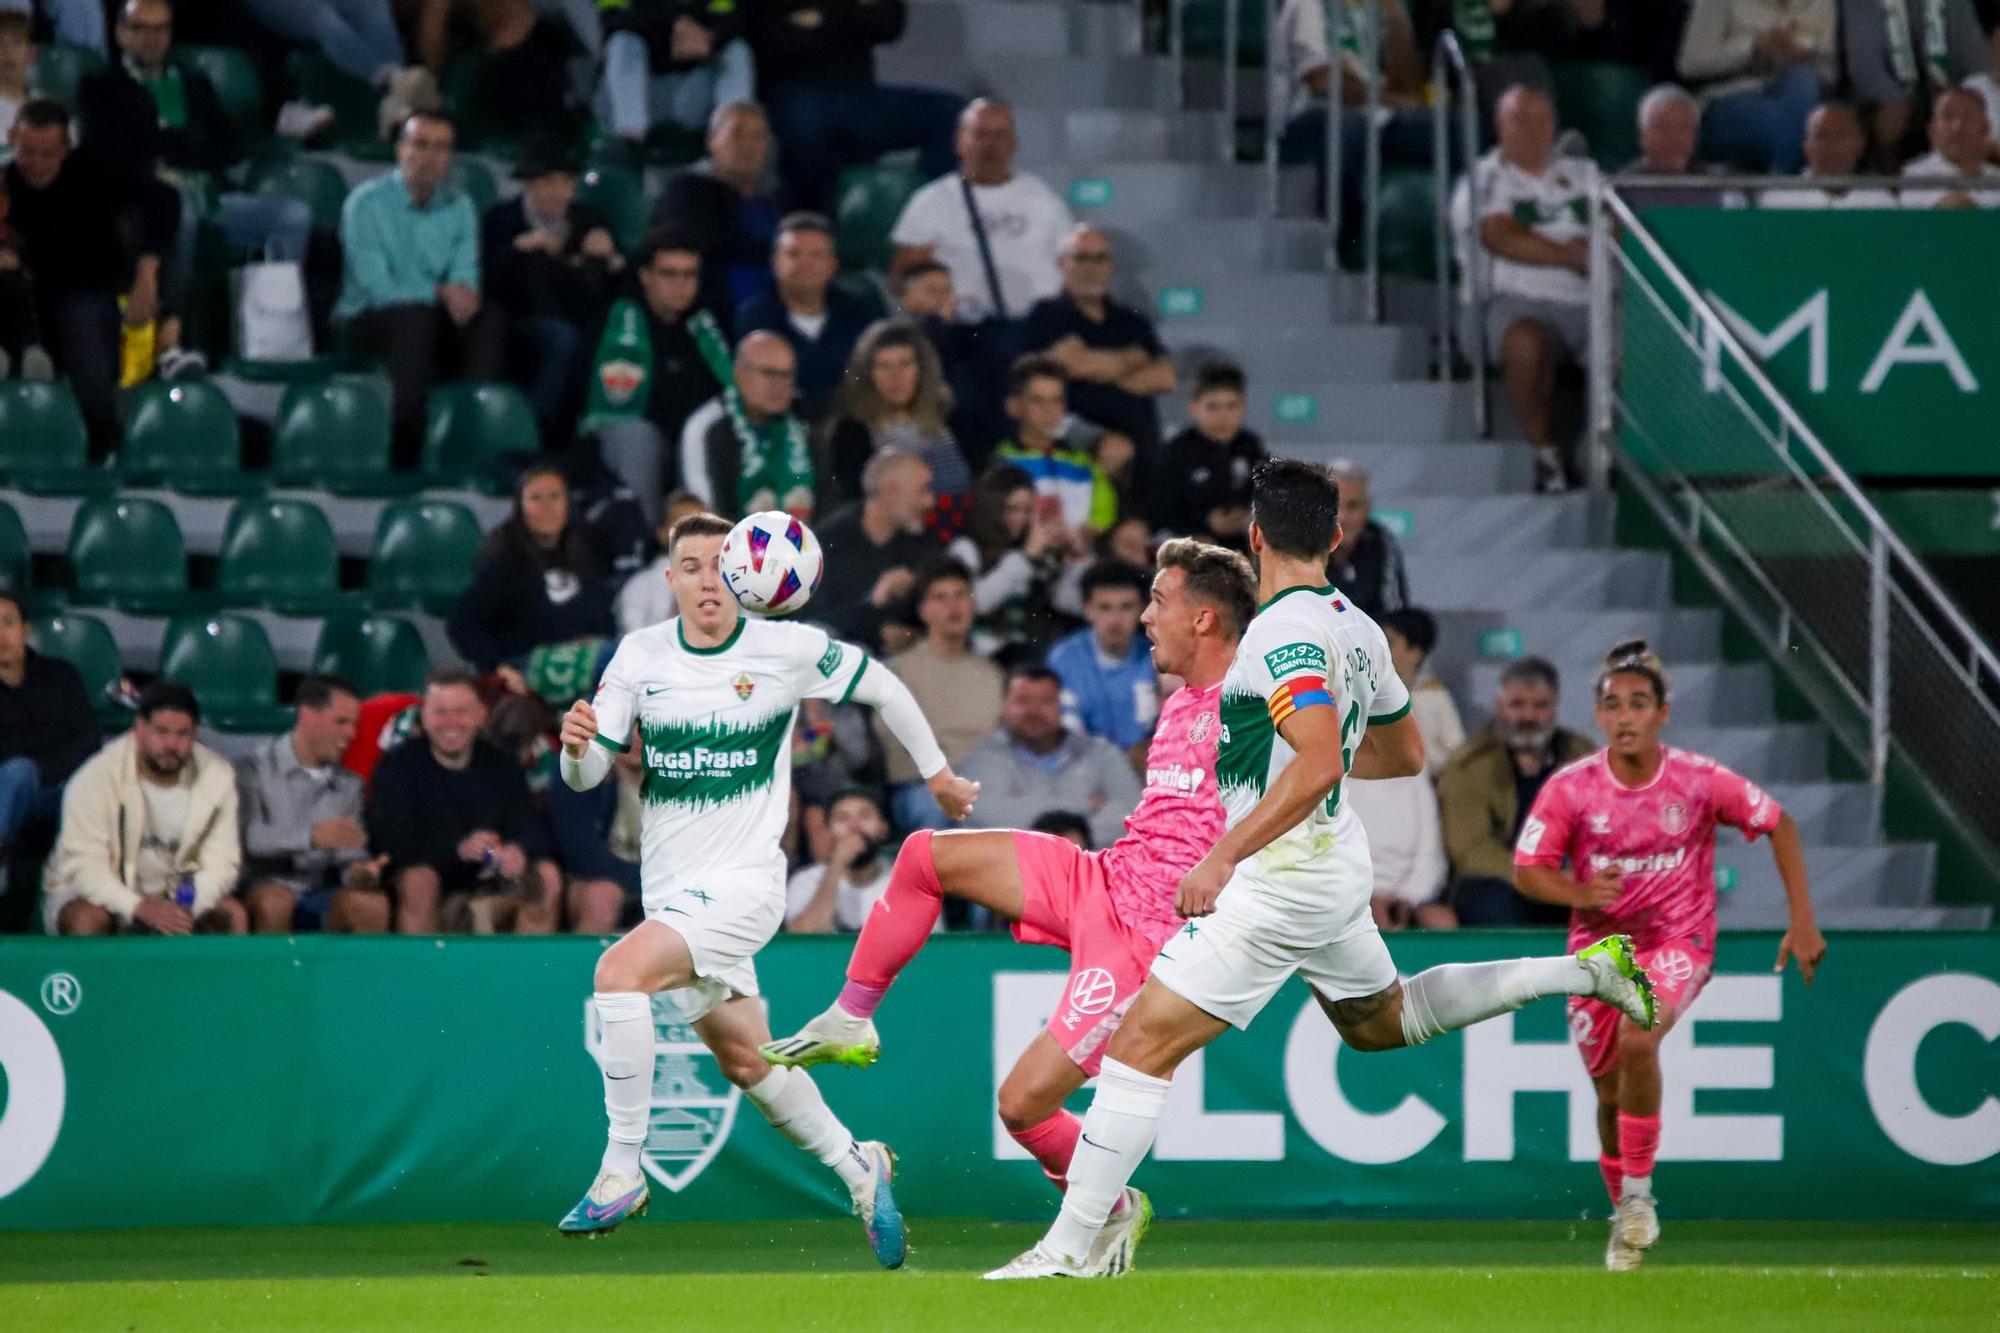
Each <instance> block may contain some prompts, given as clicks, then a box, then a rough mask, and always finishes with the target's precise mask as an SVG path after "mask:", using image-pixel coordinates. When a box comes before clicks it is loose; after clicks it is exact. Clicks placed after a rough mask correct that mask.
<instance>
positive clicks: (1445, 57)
mask: <svg viewBox="0 0 2000 1333" xmlns="http://www.w3.org/2000/svg"><path fill="white" fill-rule="evenodd" d="M1452 42H1453V38H1452V35H1451V34H1450V33H1448V32H1447V33H1445V34H1443V35H1442V36H1441V37H1439V38H1438V44H1437V49H1436V52H1435V53H1434V54H1433V55H1432V56H1431V93H1432V96H1433V97H1434V98H1435V99H1436V101H1435V103H1434V105H1433V106H1432V109H1431V195H1432V203H1433V206H1434V208H1435V209H1436V215H1435V217H1434V218H1433V226H1432V228H1431V248H1432V251H1433V256H1434V258H1435V261H1436V264H1437V294H1436V300H1437V358H1438V378H1439V379H1440V380H1446V381H1449V380H1450V379H1451V370H1452V366H1451V348H1452V342H1453V339H1452V328H1451V310H1452V296H1453V293H1452V280H1451V94H1452V85H1451V64H1450V54H1449V52H1447V50H1446V49H1445V48H1446V47H1447V45H1449V44H1452Z"/></svg>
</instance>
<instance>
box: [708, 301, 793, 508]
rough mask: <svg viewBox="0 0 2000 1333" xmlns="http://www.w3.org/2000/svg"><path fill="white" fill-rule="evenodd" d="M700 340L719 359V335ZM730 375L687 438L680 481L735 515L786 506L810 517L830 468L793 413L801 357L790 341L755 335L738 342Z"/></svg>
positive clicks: (775, 335) (770, 334)
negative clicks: (822, 460)
mask: <svg viewBox="0 0 2000 1333" xmlns="http://www.w3.org/2000/svg"><path fill="white" fill-rule="evenodd" d="M697 341H703V342H704V344H705V355H712V356H719V354H720V339H719V338H717V339H704V338H703V337H702V336H701V335H697ZM728 374H729V377H728V379H726V380H725V381H724V384H723V389H722V394H721V396H720V397H718V398H717V399H716V400H715V401H714V402H711V403H710V404H709V405H708V406H706V407H704V408H703V409H702V410H701V411H699V412H697V413H695V414H694V416H692V417H690V418H689V419H688V424H687V428H686V430H685V431H684V432H683V433H682V436H681V484H682V485H683V486H685V487H686V488H687V489H688V490H690V491H693V492H694V493H695V494H696V495H698V496H700V497H701V498H702V499H704V500H706V501H707V502H708V503H709V504H710V505H711V506H712V507H713V508H714V509H715V511H716V512H717V513H720V514H726V515H729V516H731V517H737V516H740V515H743V514H748V513H753V512H755V511H757V510H760V509H782V510H784V511H785V512H786V513H789V514H791V515H793V516H794V517H796V518H802V519H809V518H811V517H812V515H813V511H814V508H815V503H816V496H817V492H818V487H819V479H820V478H821V477H822V476H823V475H825V471H826V469H825V467H824V465H823V464H822V463H821V462H820V460H819V459H818V458H817V457H816V455H815V451H814V449H813V447H812V443H811V441H810V439H809V438H808V436H807V434H806V428H805V423H804V422H802V421H800V420H799V418H798V417H797V416H796V415H795V414H794V413H793V411H792V400H793V398H794V396H795V394H796V391H797V381H798V358H797V356H796V355H795V354H794V353H793V351H792V347H791V344H790V343H788V342H786V341H785V340H784V339H783V338H781V337H779V336H778V335H777V334H775V333H763V332H760V333H752V334H750V335H749V336H747V337H745V338H744V339H743V341H742V342H740V343H738V344H737V346H736V357H735V360H734V362H733V363H732V364H731V365H730V367H729V372H728Z"/></svg>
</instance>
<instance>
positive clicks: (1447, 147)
mask: <svg viewBox="0 0 2000 1333" xmlns="http://www.w3.org/2000/svg"><path fill="white" fill-rule="evenodd" d="M1431 89H1432V91H1433V93H1434V95H1435V97H1436V114H1435V115H1433V116H1432V118H1431V180H1432V183H1433V185H1434V186H1435V189H1436V194H1437V201H1436V204H1437V225H1436V236H1435V239H1434V243H1435V244H1436V246H1437V354H1438V378H1439V379H1442V380H1449V379H1450V378H1451V349H1452V347H1453V345H1454V343H1455V342H1456V339H1455V338H1454V337H1453V330H1452V309H1453V299H1452V298H1453V295H1454V292H1453V290H1452V289H1453V283H1452V280H1451V193H1452V189H1451V108H1452V98H1453V97H1454V95H1455V96H1456V97H1457V99H1458V110H1459V120H1460V126H1459V133H1460V135H1461V136H1462V138H1463V139H1464V142H1465V190H1466V204H1467V208H1466V218H1467V219H1468V221H1469V222H1470V224H1471V226H1472V227H1473V235H1472V237H1471V238H1470V240H1469V242H1468V244H1467V245H1466V265H1465V284H1466V301H1465V304H1466V307H1467V309H1468V311H1469V312H1470V314H1471V318H1470V320H1468V321H1467V322H1468V323H1469V324H1470V326H1471V327H1470V328H1469V329H1468V330H1467V331H1466V333H1467V337H1468V339H1469V340H1470V342H1471V346H1470V347H1468V348H1467V349H1466V355H1467V357H1468V359H1469V360H1470V361H1471V362H1472V383H1473V399H1472V412H1473V422H1474V424H1475V425H1476V426H1477V427H1478V430H1479V436H1480V438H1481V439H1484V438H1485V437H1486V436H1487V435H1488V434H1489V433H1490V432H1491V428H1492V421H1491V419H1490V414H1489V411H1488V407H1487V401H1486V396H1487V395H1486V266H1485V265H1484V264H1482V263H1481V262H1480V260H1479V236H1478V226H1479V211H1480V210H1479V96H1478V93H1477V91H1476V90H1475V86H1474V84H1473V81H1472V66H1471V64H1470V62H1468V61H1467V60H1466V57H1465V50H1464V48H1463V47H1461V46H1460V45H1459V42H1458V34H1457V33H1454V32H1450V31H1446V32H1445V33H1443V34H1441V35H1440V36H1439V37H1438V41H1437V49H1436V51H1435V52H1434V53H1433V54H1432V56H1431Z"/></svg>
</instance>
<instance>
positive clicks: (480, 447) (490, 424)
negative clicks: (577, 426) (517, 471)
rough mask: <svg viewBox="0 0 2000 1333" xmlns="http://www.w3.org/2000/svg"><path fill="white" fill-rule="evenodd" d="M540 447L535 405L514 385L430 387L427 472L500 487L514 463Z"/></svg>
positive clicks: (449, 385)
mask: <svg viewBox="0 0 2000 1333" xmlns="http://www.w3.org/2000/svg"><path fill="white" fill-rule="evenodd" d="M541 447H542V438H541V432H540V430H539V429H538V428H537V427H536V425H535V412H534V409H533V408H531V407H529V406H528V400H527V399H526V398H524V397H522V395H521V391H520V390H519V389H517V388H515V387H514V386H513V385H511V384H501V383H497V382H489V383H472V382H468V383H463V384H446V385H443V386H441V387H439V388H437V389H433V390H432V391H431V397H430V404H429V410H428V420H427V422H426V425H425V427H424V466H423V470H424V472H425V473H427V474H429V475H430V476H432V477H435V478H439V479H442V480H446V481H451V482H461V483H465V484H470V485H478V486H483V487H485V488H487V489H489V490H504V489H506V487H507V485H508V483H509V482H510V481H511V480H512V474H513V466H512V465H513V464H514V463H516V462H518V461H519V459H520V458H521V457H523V456H528V455H532V454H535V453H538V452H540V450H541Z"/></svg>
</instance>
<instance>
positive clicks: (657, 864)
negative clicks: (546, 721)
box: [559, 514, 979, 1268]
mask: <svg viewBox="0 0 2000 1333" xmlns="http://www.w3.org/2000/svg"><path fill="white" fill-rule="evenodd" d="M729 528H730V525H729V522H728V520H726V519H722V518H718V517H716V516H715V515H713V514H696V515H691V516H689V517H687V518H684V519H682V520H681V521H680V522H679V523H678V524H676V525H675V526H674V529H673V532H672V533H671V534H670V538H669V541H668V545H667V553H668V556H669V569H668V573H667V581H668V584H669V585H670V586H671V587H672V589H673V594H674V601H675V604H676V605H677V607H678V608H679V611H680V614H679V615H678V616H676V617H675V618H673V619H671V620H668V621H665V622H664V623H662V624H659V625H655V626H652V627H651V628H649V629H643V630H639V631H637V632H635V633H632V634H628V635H626V636H625V639H624V641H623V642H622V643H620V644H619V646H618V651H617V653H616V654H615V655H614V656H613V657H612V659H611V662H610V665H609V666H607V667H606V668H605V671H604V679H603V682H602V683H601V684H600V685H599V686H598V689H597V694H596V697H595V699H594V700H593V701H591V702H579V703H577V704H576V705H575V706H574V707H573V708H571V709H570V711H569V713H568V714H567V715H566V716H565V717H564V718H563V725H562V779H563V781H564V782H567V783H568V784H569V785H570V786H571V787H573V788H575V789H577V790H579V791H581V790H584V789H586V788H589V787H592V786H595V785H596V784H597V783H598V782H600V781H602V780H603V778H604V776H605V775H606V774H607V773H608V772H610V770H611V756H612V754H613V753H614V752H617V753H623V752H624V751H625V750H626V747H627V742H628V739H629V738H630V737H631V736H632V734H633V729H634V727H635V726H636V727H637V729H638V743H639V744H640V745H641V746H642V747H643V750H644V760H645V777H644V781H643V785H642V786H641V788H640V799H641V802H642V803H643V807H644V814H643V825H642V829H641V833H640V849H639V861H640V883H641V889H642V895H641V897H642V901H643V903H644V907H645V912H646V919H645V920H644V921H642V922H640V923H639V925H638V926H636V927H634V928H633V929H632V931H631V932H630V933H629V934H627V935H626V936H625V937H624V938H623V939H621V940H619V941H618V942H617V943H616V944H614V945H612V946H611V947H610V948H609V949H607V950H606V951H605V953H604V956H603V957H602V958H600V959H598V962H597V972H596V977H595V991H596V993H595V995H594V996H593V997H592V1002H593V1004H594V1005H595V1008H596V1012H597V1017H598V1020H599V1022H600V1023H601V1024H602V1025H603V1042H602V1046H601V1056H600V1063H601V1064H602V1066H603V1075H604V1104H605V1110H606V1113H607V1115H608V1117H609V1119H610V1122H611V1127H610V1137H609V1142H608V1143H607V1145H606V1147H605V1150H604V1160H603V1163H602V1165H601V1166H600V1167H599V1169H598V1173H597V1178H596V1180H595V1181H593V1182H592V1184H591V1186H590V1189H589V1191H588V1192H586V1193H585V1195H584V1197H583V1199H582V1200H581V1201H580V1202H579V1203H578V1204H577V1205H576V1207H575V1208H573V1209H571V1210H570V1212H569V1215H568V1216H566V1217H565V1218H563V1220H562V1222H561V1223H560V1224H559V1225H560V1228H561V1230H562V1231H563V1232H565V1233H567V1234H570V1235H591V1236H595V1235H601V1234H603V1233H605V1232H607V1231H610V1230H612V1229H614V1228H615V1227H617V1225H618V1224H619V1223H620V1222H622V1221H624V1220H625V1219H626V1218H628V1217H635V1216H637V1215H639V1214H640V1213H643V1212H644V1211H645V1208H646V1202H647V1196H648V1190H647V1186H646V1180H645V1175H644V1173H643V1171H642V1170H641V1167H640V1162H639V1159H640V1150H641V1148H642V1147H643V1146H644V1144H645V1138H646V1123H647V1115H648V1112H649V1111H650V1110H651V1106H652V1094H653V1007H652V996H653V995H654V994H655V993H656V992H659V991H667V992H668V993H669V995H670V997H671V998H672V1000H673V1003H674V1005H675V1007H676V1008H678V1009H679V1010H680V1012H681V1015H682V1016H683V1018H684V1019H685V1020H686V1021H687V1022H688V1024H689V1025H690V1026H692V1027H693V1029H694V1030H695V1032H696V1033H697V1034H698V1035H699V1036H700V1037H701V1039H702V1041H703V1042H705V1043H706V1044H707V1046H708V1048H709V1050H711V1051H713V1052H714V1053H715V1059H716V1063H717V1064H718V1065H719V1066H720V1067H721V1070H722V1073H723V1075H724V1076H725V1077H726V1078H728V1079H729V1081H730V1082H732V1083H734V1084H735V1085H736V1086H738V1087H739V1088H741V1089H743V1093H744V1095H745V1096H747V1097H748V1098H749V1099H750V1102H751V1104H752V1105H754V1106H755V1107H756V1108H757V1109H758V1110H759V1111H761V1112H763V1114H764V1118H765V1119H767V1120H769V1121H770V1122H771V1124H772V1126H773V1127H774V1128H775V1129H777V1130H778V1132H779V1133H781V1134H783V1135H784V1136H785V1137H786V1138H788V1139H790V1140H791V1141H792V1142H794V1143H796V1144H798V1145H799V1146H800V1147H801V1148H804V1149H805V1150H806V1151H807V1152H810V1153H812V1154H813V1155H814V1156H816V1157H818V1158H819V1160H820V1161H822V1162H824V1163H825V1164H826V1165H828V1166H829V1167H831V1168H833V1170H834V1171H835V1172H837V1173H838V1174H839V1176H840V1178H841V1180H842V1182H843V1183H844V1184H845V1185H846V1186H847V1188H848V1192H849V1194H850V1196H851V1197H852V1199H853V1203H854V1211H855V1212H856V1214H858V1215H859V1216H860V1218H861V1220H862V1223H863V1225H864V1227H865V1228H866V1231H867V1234H868V1241H869V1247H870V1249H871V1250H872V1251H873V1252H874V1254H875V1257H876V1259H877V1260H878V1261H879V1262H880V1263H881V1264H882V1265H883V1266H884V1267H887V1268H895V1267H897V1266H898V1265H900V1264H901V1263H902V1262H903V1256H904V1253H905V1250H906V1247H907V1238H906V1235H905V1228H904V1225H903V1219H902V1215H901V1213H900V1212H899V1211H898V1209H897V1207H896V1202H895V1196H894V1194H893V1192H892V1190H891V1188H890V1181H891V1179H892V1176H893V1174H894V1162H895V1159H894V1156H893V1155H892V1154H891V1153H890V1152H889V1150H888V1148H887V1147H886V1146H884V1145H883V1144H880V1143H875V1142H860V1143H857V1142H856V1141H855V1138H854V1136H853V1135H852V1134H850V1133H849V1132H848V1131H847V1128H846V1127H845V1126H844V1125H842V1124H841V1123H840V1121H839V1120H838V1119H836V1118H835V1117H834V1114H833V1112H832V1111H830V1110H828V1109H827V1105H826V1102H825V1101H824V1100H822V1099H821V1097H820V1094H819V1089H818V1088H816V1087H814V1086H813V1081H812V1076H811V1075H810V1074H808V1073H807V1072H806V1071H805V1070H803V1069H777V1068H773V1067H772V1066H771V1065H770V1064H768V1063H766V1061H765V1059H764V1057H763V1055H762V1054H761V1053H760V1052H759V1051H758V1049H757V1048H758V1047H759V1046H760V1045H762V1044H763V1043H765V1042H767V1041H769V1040H770V1039H771V1030H770V1028H769V1026H768V1025H767V1023H766V1021H765V1016H764V1007H763V1004H762V1002H761V1001H760V1000H759V999H758V998H757V997H758V988H757V972H756V968H755V966H754V963H753V960H754V959H755V957H756V955H757V951H758V950H760V949H762V948H763V947H764V945H765V944H766V943H767V942H768V941H769V940H770V938H771V937H772V936H773V935H774V934H776V933H777V931H778V927H779V925H780V924H781V923H782V922H783V920H784V914H785V854H784V851H783V850H782V848H781V847H780V846H779V839H780V838H781V837H782V835H783V834H784V831H785V824H786V821H787V819H788V818H789V815H790V810H791V780H792V760H791V753H792V750H791V737H792V719H793V715H794V714H795V713H796V712H797V710H798V705H799V701H800V700H801V699H826V700H831V701H837V702H847V701H849V700H852V701H854V702H857V703H862V704H867V705H869V706H870V707H873V708H875V709H877V710H879V711H880V713H881V715H882V721H883V723H884V724H885V725H886V726H887V728H888V729H889V731H890V733H891V734H892V735H894V736H895V738H896V739H897V741H898V742H900V743H901V744H902V746H903V748H904V749H906V750H908V751H909V752H910V757H911V758H912V759H914V760H915V761H916V764H917V771H918V772H920V773H922V774H923V775H924V777H925V779H926V781H927V782H928V784H929V787H930V790H931V794H932V795H933V796H935V797H936V798H937V801H938V804H939V806H940V807H942V809H943V810H944V812H945V813H946V814H947V815H949V816H951V817H952V818H953V819H962V818H964V817H965V815H966V814H967V812H969V811H970V810H971V809H972V803H973V800H974V799H975V798H976V797H977V795H978V793H979V786H978V784H977V783H973V782H968V781H966V780H965V779H963V778H960V777H958V776H957V775H955V774H954V773H953V772H952V771H951V767H950V765H949V764H947V763H946V762H945V757H944V752H943V751H942V750H940V749H939V748H938V743H937V740H936V738H935V737H934V736H933V735H932V734H931V728H930V724H929V723H927V722H926V721H925V720H924V715H923V712H922V710H921V709H919V708H918V707H917V702H916V700H915V699H914V698H912V697H911V695H910V692H909V690H908V689H906V688H905V687H904V686H903V684H902V683H901V682H900V681H898V680H897V679H896V677H895V676H894V675H892V674H891V673H890V672H889V671H888V670H886V669H885V668H883V667H882V666H880V665H878V664H876V663H873V662H871V661H870V660H869V658H868V655H867V654H866V653H864V652H862V651H861V650H860V649H859V648H856V647H855V646H854V645H852V644H848V643H842V642H840V641H838V640H835V639H831V638H829V637H828V636H827V635H826V633H825V632H824V631H822V630H819V629H816V628H813V627H812V626H809V625H801V624H794V623H791V622H789V621H782V620H760V619H753V618H751V617H749V616H746V615H744V614H743V612H742V609H741V608H740V607H739V606H738V605H737V602H736V599H735V598H734V597H733V596H731V595H730V593H729V590H728V589H727V588H726V587H725V586H724V584H723V581H722V575H721V572H720V570H719V569H718V568H717V556H718V553H719V552H720V550H721V548H722V539H723V537H724V536H726V535H727V534H728V532H729Z"/></svg>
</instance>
